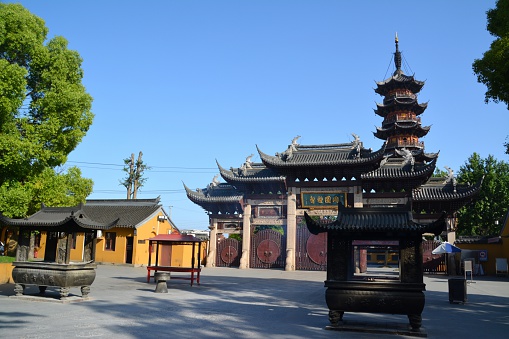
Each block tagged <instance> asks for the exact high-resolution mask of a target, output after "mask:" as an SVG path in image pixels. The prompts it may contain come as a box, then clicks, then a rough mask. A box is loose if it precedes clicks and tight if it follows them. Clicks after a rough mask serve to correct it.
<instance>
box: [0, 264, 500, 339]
mask: <svg viewBox="0 0 509 339" xmlns="http://www.w3.org/2000/svg"><path fill="white" fill-rule="evenodd" d="M146 272H147V271H146V268H144V267H130V266H121V265H99V266H98V268H97V277H96V280H95V282H94V283H93V285H92V288H91V292H90V298H89V299H88V300H82V299H81V298H80V297H79V296H80V295H81V294H80V290H79V288H76V289H74V288H73V289H71V293H70V297H69V299H67V300H65V301H60V300H57V299H56V298H57V297H58V293H57V291H55V290H52V289H51V288H48V290H47V291H46V296H45V297H44V298H43V297H38V296H37V293H38V291H39V290H38V288H37V287H34V286H27V288H26V291H25V292H26V296H22V297H15V296H14V294H15V293H14V284H3V285H0V337H1V338H77V337H80V338H88V337H104V338H107V337H109V338H158V337H162V338H164V337H173V338H285V339H286V338H338V337H339V338H372V337H375V336H378V337H381V338H391V337H392V338H394V337H413V336H409V335H408V333H405V329H406V326H407V324H408V319H407V317H406V316H400V315H383V314H363V313H356V314H354V313H345V316H344V321H345V324H347V325H350V326H351V328H350V329H354V330H355V329H356V330H357V331H334V330H327V329H326V327H327V326H328V325H329V320H328V308H327V305H326V304H325V288H324V286H323V285H324V283H323V282H324V280H325V272H312V271H293V272H287V271H283V270H265V269H247V270H241V269H237V268H204V269H203V270H202V275H201V284H200V285H196V284H195V285H194V286H192V287H191V286H190V284H189V281H186V280H177V279H170V281H168V293H155V287H156V284H155V283H154V282H153V281H151V282H150V283H147V282H146ZM177 276H179V273H172V277H177ZM449 278H452V277H450V276H445V275H425V277H424V283H425V284H426V292H425V295H426V305H425V307H424V312H423V313H422V320H423V321H422V325H423V327H422V332H421V333H420V334H418V336H421V337H424V336H427V337H428V338H503V337H507V335H508V334H509V277H494V276H490V277H479V276H474V277H473V282H470V277H468V281H469V283H468V284H467V298H468V300H467V302H466V303H452V304H451V303H450V302H449V287H448V279H449ZM356 326H358V327H356ZM399 328H401V329H402V331H400V332H398V331H399V330H398V329H399ZM398 333H399V334H398ZM418 336H417V337H418Z"/></svg>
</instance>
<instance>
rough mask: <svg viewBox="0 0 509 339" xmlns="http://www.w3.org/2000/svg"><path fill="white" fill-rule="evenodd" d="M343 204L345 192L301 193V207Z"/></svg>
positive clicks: (332, 206) (333, 206)
mask: <svg viewBox="0 0 509 339" xmlns="http://www.w3.org/2000/svg"><path fill="white" fill-rule="evenodd" d="M340 201H341V203H342V204H343V205H344V204H345V201H346V193H344V192H318V193H316V192H309V193H307V192H306V193H301V204H302V207H303V208H337V207H338V203H339V202H340Z"/></svg>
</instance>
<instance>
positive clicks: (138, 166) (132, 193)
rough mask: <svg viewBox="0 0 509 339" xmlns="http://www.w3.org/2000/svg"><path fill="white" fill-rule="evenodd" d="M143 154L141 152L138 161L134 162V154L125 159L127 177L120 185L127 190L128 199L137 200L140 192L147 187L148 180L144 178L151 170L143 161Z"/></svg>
mask: <svg viewBox="0 0 509 339" xmlns="http://www.w3.org/2000/svg"><path fill="white" fill-rule="evenodd" d="M142 156H143V152H140V153H139V155H138V159H137V160H136V161H135V160H134V153H132V154H131V158H126V159H124V165H125V166H124V168H123V170H124V172H126V173H127V176H126V177H125V178H124V180H123V181H120V184H121V185H122V186H124V187H125V188H126V189H127V199H136V194H137V192H138V190H139V189H140V188H141V187H143V185H145V181H146V180H147V178H145V177H143V175H144V173H145V171H146V170H150V167H149V166H147V165H146V164H145V163H144V162H143V160H142Z"/></svg>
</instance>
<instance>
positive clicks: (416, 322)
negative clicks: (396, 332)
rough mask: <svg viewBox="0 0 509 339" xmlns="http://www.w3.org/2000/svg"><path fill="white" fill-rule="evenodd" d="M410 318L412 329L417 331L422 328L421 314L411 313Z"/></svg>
mask: <svg viewBox="0 0 509 339" xmlns="http://www.w3.org/2000/svg"><path fill="white" fill-rule="evenodd" d="M408 320H409V321H410V326H412V330H414V331H417V330H419V329H420V328H421V325H422V316H421V315H420V314H409V315H408Z"/></svg>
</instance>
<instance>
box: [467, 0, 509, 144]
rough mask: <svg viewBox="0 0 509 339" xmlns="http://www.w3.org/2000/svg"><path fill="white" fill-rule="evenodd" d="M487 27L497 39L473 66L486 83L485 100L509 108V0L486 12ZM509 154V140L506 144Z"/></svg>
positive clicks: (478, 79) (480, 80)
mask: <svg viewBox="0 0 509 339" xmlns="http://www.w3.org/2000/svg"><path fill="white" fill-rule="evenodd" d="M486 16H487V19H488V24H487V26H486V29H487V30H488V31H489V32H490V33H491V35H493V36H494V37H495V38H496V39H495V40H494V41H493V42H492V43H491V46H490V49H489V50H488V51H486V52H484V54H483V57H482V59H476V60H474V63H473V64H472V68H473V70H474V73H475V74H476V75H477V81H478V82H480V83H483V84H484V85H486V87H487V90H486V93H485V102H486V103H488V102H489V101H490V100H493V102H495V103H497V102H499V101H502V102H504V103H505V104H507V108H508V109H509V0H497V2H496V5H495V8H494V9H490V10H488V11H487V12H486ZM504 146H505V147H506V153H507V154H509V142H506V143H505V144H504Z"/></svg>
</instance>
